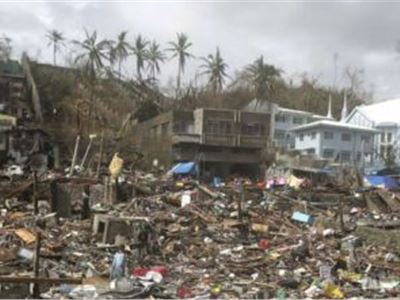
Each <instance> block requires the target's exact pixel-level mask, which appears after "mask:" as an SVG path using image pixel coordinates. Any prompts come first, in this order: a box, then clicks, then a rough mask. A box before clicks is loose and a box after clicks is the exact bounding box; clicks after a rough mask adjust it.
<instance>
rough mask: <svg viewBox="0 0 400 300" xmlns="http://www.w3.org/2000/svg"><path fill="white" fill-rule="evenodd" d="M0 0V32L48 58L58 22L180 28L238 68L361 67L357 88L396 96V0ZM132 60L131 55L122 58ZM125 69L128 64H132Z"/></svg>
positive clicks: (78, 31)
mask: <svg viewBox="0 0 400 300" xmlns="http://www.w3.org/2000/svg"><path fill="white" fill-rule="evenodd" d="M14 2H15V1H13V2H1V1H0V34H2V33H5V34H6V35H7V36H9V37H10V38H11V39H12V40H13V47H14V53H15V55H18V56H19V55H20V53H21V51H22V50H27V51H28V52H29V54H30V55H31V56H33V57H35V58H39V59H41V60H46V61H48V62H50V61H51V57H52V56H51V50H50V49H49V48H48V47H47V41H46V38H45V33H46V30H48V29H58V30H60V31H62V32H64V34H65V36H66V37H68V38H69V39H80V38H82V37H83V28H87V29H88V30H89V31H90V30H93V29H97V31H98V33H99V35H100V36H101V37H102V38H115V37H116V35H117V34H118V33H119V32H121V31H122V30H128V31H129V38H130V39H131V40H133V38H134V36H135V35H136V34H138V33H141V34H143V35H145V36H146V37H147V38H148V39H155V40H157V41H159V42H160V43H162V45H163V47H167V45H166V43H167V41H169V40H172V39H174V38H175V34H176V32H186V33H187V34H188V35H189V37H190V40H191V41H192V42H193V47H192V49H191V52H192V53H193V54H194V55H196V56H198V57H200V56H206V55H207V54H209V53H213V52H215V48H216V47H217V46H219V47H220V49H221V53H222V56H223V58H224V59H225V60H226V62H227V63H228V64H229V66H230V68H229V71H230V73H231V74H233V72H234V70H238V69H241V68H243V67H244V66H245V65H246V64H248V63H250V62H252V61H253V60H254V59H256V58H257V57H258V56H260V55H261V54H262V55H264V58H265V60H266V61H267V62H268V63H271V64H274V65H276V66H278V67H279V68H281V69H283V70H284V71H285V77H287V78H293V79H294V80H296V79H297V78H299V76H300V74H302V73H304V72H306V73H308V74H310V75H311V76H313V77H315V78H318V79H319V81H320V82H322V83H324V84H327V85H331V84H333V82H334V77H335V76H334V73H335V72H334V69H335V68H334V59H333V57H334V53H338V59H337V70H338V71H337V76H336V78H337V80H336V82H337V83H336V84H337V85H346V84H348V83H347V82H346V81H345V80H344V79H343V77H342V73H343V69H344V68H345V67H346V66H352V67H357V68H360V69H363V70H364V74H363V78H364V81H365V88H366V89H370V88H373V90H374V95H375V98H376V99H377V100H382V99H387V98H395V97H400V84H399V83H400V60H399V59H397V57H398V55H397V54H396V52H395V44H396V41H397V40H399V39H400V17H399V16H400V2H398V3H395V2H384V3H382V1H379V2H364V3H361V2H351V3H350V2H342V1H341V2H338V1H335V2H327V1H325V2H322V1H321V2H319V1H318V2H315V1H313V2H310V1H308V2H299V1H296V2H282V1H277V2H250V3H248V2H237V1H236V2H230V3H229V2H228V1H225V2H202V1H197V2H182V1H181V2H172V1H170V2H163V1H158V2H153V3H149V2H147V1H146V2H141V3H140V2H137V3H133V2H127V1H124V2H122V1H121V2H116V1H108V2H72V3H71V2H29V1H24V2H20V3H14ZM130 59H131V60H132V63H133V62H134V61H133V58H130ZM198 65H199V62H198V61H192V62H189V63H188V72H187V76H185V79H186V80H185V81H188V80H189V79H191V78H193V76H194V70H195V69H196V66H198ZM130 69H131V70H127V71H129V72H131V73H133V72H134V69H133V67H132V68H130ZM175 73H176V62H175V61H170V62H168V63H166V64H165V66H163V73H162V81H163V83H164V84H166V83H167V82H168V80H170V78H172V77H173V76H175Z"/></svg>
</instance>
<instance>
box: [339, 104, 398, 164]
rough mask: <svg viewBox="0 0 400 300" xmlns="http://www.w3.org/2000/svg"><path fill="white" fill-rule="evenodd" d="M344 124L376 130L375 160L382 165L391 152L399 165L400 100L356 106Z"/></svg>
mask: <svg viewBox="0 0 400 300" xmlns="http://www.w3.org/2000/svg"><path fill="white" fill-rule="evenodd" d="M346 123H348V124H353V125H359V126H365V127H368V128H373V129H376V130H378V131H379V134H377V135H376V136H375V139H374V149H375V151H374V156H375V159H376V160H377V161H378V162H380V163H381V164H382V163H383V160H384V158H386V157H387V155H388V154H389V153H391V152H392V153H393V154H394V156H395V160H396V162H397V163H400V99H392V100H387V101H384V102H379V103H374V104H370V105H360V106H357V107H355V108H354V109H353V111H352V112H351V113H350V114H349V115H348V116H347V118H346Z"/></svg>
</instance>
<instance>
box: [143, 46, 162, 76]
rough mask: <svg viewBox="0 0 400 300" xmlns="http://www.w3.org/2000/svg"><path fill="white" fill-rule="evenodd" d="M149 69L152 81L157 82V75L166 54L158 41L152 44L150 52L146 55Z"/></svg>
mask: <svg viewBox="0 0 400 300" xmlns="http://www.w3.org/2000/svg"><path fill="white" fill-rule="evenodd" d="M146 60H147V69H148V70H149V72H150V79H151V80H152V81H153V82H155V81H156V74H158V73H160V71H161V69H160V63H163V62H164V60H165V54H164V53H163V51H162V50H161V49H160V44H158V43H157V42H156V41H153V42H151V44H150V47H149V50H148V51H147V54H146Z"/></svg>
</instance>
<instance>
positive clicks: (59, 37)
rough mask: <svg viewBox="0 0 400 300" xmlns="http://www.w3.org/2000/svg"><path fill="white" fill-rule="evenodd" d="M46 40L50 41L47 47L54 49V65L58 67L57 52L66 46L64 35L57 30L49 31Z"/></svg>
mask: <svg viewBox="0 0 400 300" xmlns="http://www.w3.org/2000/svg"><path fill="white" fill-rule="evenodd" d="M46 38H47V39H48V40H49V43H48V44H47V46H52V47H53V63H54V65H57V52H58V51H60V49H61V46H64V40H65V38H64V35H63V33H62V32H60V31H57V30H55V29H53V30H49V31H47V34H46Z"/></svg>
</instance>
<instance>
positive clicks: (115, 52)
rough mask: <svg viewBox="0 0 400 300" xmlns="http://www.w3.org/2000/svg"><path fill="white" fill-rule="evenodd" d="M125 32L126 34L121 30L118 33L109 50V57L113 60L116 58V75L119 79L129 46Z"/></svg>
mask: <svg viewBox="0 0 400 300" xmlns="http://www.w3.org/2000/svg"><path fill="white" fill-rule="evenodd" d="M127 34H128V32H127V31H122V32H121V33H120V34H118V37H117V41H116V43H115V46H114V47H113V48H112V51H111V52H110V54H111V55H110V58H111V57H112V59H113V61H115V60H116V61H117V62H118V77H119V78H120V79H121V67H122V63H123V62H124V60H125V59H126V58H127V57H128V55H129V49H130V48H131V46H130V45H129V43H128V42H127V41H126V36H127ZM110 62H111V61H110Z"/></svg>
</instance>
